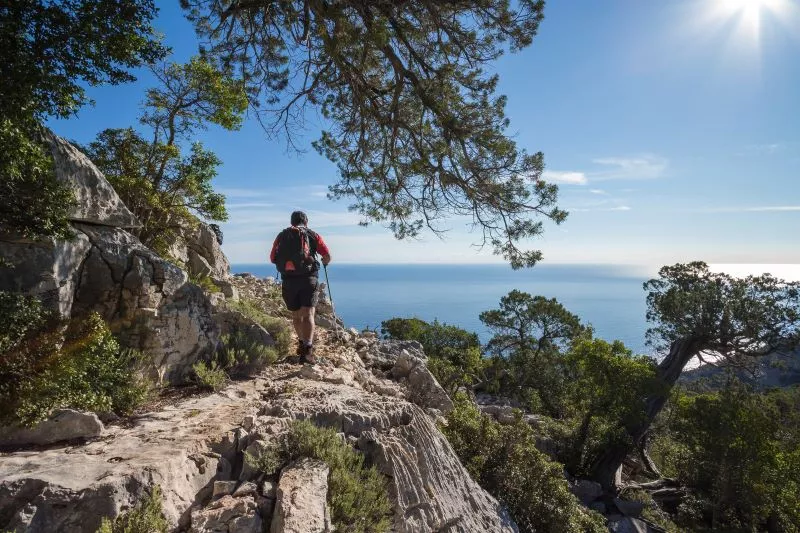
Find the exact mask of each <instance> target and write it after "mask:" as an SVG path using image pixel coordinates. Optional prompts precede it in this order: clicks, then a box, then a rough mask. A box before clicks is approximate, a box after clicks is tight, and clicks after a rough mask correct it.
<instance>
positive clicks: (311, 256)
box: [269, 211, 331, 364]
mask: <svg viewBox="0 0 800 533" xmlns="http://www.w3.org/2000/svg"><path fill="white" fill-rule="evenodd" d="M291 223H292V225H291V226H290V227H288V228H286V229H285V230H283V231H281V232H280V233H279V234H278V236H277V237H276V238H275V242H274V243H273V244H272V251H271V252H270V254H269V260H270V261H272V262H273V263H275V265H276V266H277V267H278V272H280V274H281V280H282V293H283V301H284V303H286V308H287V309H289V311H291V312H292V323H293V324H294V331H295V332H296V333H297V355H299V356H300V362H301V363H310V364H314V363H315V362H316V358H315V357H314V308H315V307H316V305H317V301H318V299H319V296H318V294H317V287H318V285H319V278H318V273H319V262H318V261H317V260H316V255H317V254H319V255H320V256H322V263H323V264H324V265H326V266H327V265H328V263H330V262H331V253H330V251H329V250H328V246H327V245H326V244H325V241H323V240H322V237H320V235H319V234H318V233H315V232H313V231H311V230H310V229H308V227H307V226H308V217H307V216H306V214H305V213H303V212H302V211H295V212H294V213H292V217H291Z"/></svg>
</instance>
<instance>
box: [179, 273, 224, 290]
mask: <svg viewBox="0 0 800 533" xmlns="http://www.w3.org/2000/svg"><path fill="white" fill-rule="evenodd" d="M180 268H183V267H180ZM189 281H190V282H192V283H194V284H195V285H197V286H198V287H200V288H201V289H203V290H204V291H205V292H208V293H215V292H220V290H219V286H217V284H216V283H214V280H213V279H211V277H210V276H191V275H190V276H189Z"/></svg>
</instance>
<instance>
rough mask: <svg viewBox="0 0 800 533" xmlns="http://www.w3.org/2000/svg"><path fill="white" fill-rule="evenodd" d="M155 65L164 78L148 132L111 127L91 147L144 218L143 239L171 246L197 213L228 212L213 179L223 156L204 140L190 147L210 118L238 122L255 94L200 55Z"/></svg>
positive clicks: (153, 99) (154, 96)
mask: <svg viewBox="0 0 800 533" xmlns="http://www.w3.org/2000/svg"><path fill="white" fill-rule="evenodd" d="M152 70H153V72H154V73H155V75H156V77H157V79H158V80H159V81H160V85H159V86H158V87H154V88H152V89H150V90H149V91H148V92H147V99H146V101H145V104H144V110H143V113H142V116H141V119H140V121H141V123H142V124H143V125H145V126H147V127H148V128H149V129H150V131H149V132H148V135H147V138H145V136H144V135H142V134H141V133H139V132H137V131H136V130H134V129H133V128H125V129H107V130H104V131H102V132H100V133H99V134H98V135H97V138H96V139H95V140H94V141H93V142H92V143H91V144H90V145H89V146H88V147H86V148H85V150H86V153H87V155H88V156H89V157H90V158H91V159H92V161H94V163H95V164H96V165H97V167H98V168H99V169H100V170H101V171H103V173H104V174H105V175H106V177H107V178H108V180H109V181H110V182H111V184H112V185H114V188H115V189H116V190H117V192H118V193H119V195H120V197H121V198H122V200H123V201H124V202H125V204H126V205H127V206H128V207H129V208H130V209H131V210H132V211H133V212H134V214H136V216H137V217H138V218H139V220H140V221H141V223H142V228H140V229H138V230H136V233H137V234H138V236H139V238H140V239H141V240H142V242H143V243H144V244H146V245H148V246H151V247H153V248H155V249H156V250H158V251H159V252H162V253H166V250H167V248H168V247H169V245H170V244H174V243H175V242H176V241H177V240H180V238H181V230H182V229H183V228H186V227H190V226H192V225H193V224H194V223H195V218H194V215H199V216H201V217H203V218H207V219H210V220H227V218H228V214H227V212H226V210H225V197H224V196H223V195H222V194H219V193H217V192H215V191H214V190H213V188H212V185H211V180H212V179H213V178H214V177H215V176H216V175H217V167H218V166H219V165H220V163H221V162H220V160H219V158H218V157H217V156H216V155H215V154H214V153H213V152H211V151H209V150H207V149H205V148H204V147H203V145H202V144H201V143H199V142H193V143H191V147H190V150H189V153H188V154H183V153H182V149H183V146H184V145H185V144H186V143H188V142H190V141H191V137H192V135H193V134H194V133H195V132H196V131H197V130H200V129H204V128H206V127H207V126H208V124H217V125H219V126H222V127H223V128H226V129H238V128H239V127H240V126H241V124H242V115H243V113H244V110H245V109H246V107H247V97H246V95H245V93H244V89H243V87H242V84H241V83H240V82H237V81H234V80H232V79H230V78H229V77H227V76H225V75H224V74H223V73H222V72H220V71H219V70H217V68H216V67H215V66H213V65H212V64H210V63H209V62H207V61H205V60H203V59H201V58H199V57H195V58H192V59H191V60H190V61H189V62H188V63H186V64H183V65H181V64H174V63H173V64H167V65H160V66H154V67H153V69H152Z"/></svg>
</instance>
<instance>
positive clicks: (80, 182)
mask: <svg viewBox="0 0 800 533" xmlns="http://www.w3.org/2000/svg"><path fill="white" fill-rule="evenodd" d="M45 140H46V141H47V143H48V144H49V145H50V150H51V152H52V154H53V159H54V163H55V174H56V178H58V179H59V180H61V181H64V182H67V183H69V184H70V186H71V187H72V190H73V192H74V193H75V199H76V200H77V205H76V207H75V209H74V210H73V211H72V213H70V214H69V218H70V220H74V221H78V222H90V223H92V224H102V225H104V226H113V227H117V228H132V227H138V226H140V224H139V221H138V220H137V219H136V217H135V216H134V214H133V213H131V211H130V210H129V209H128V208H127V207H126V206H125V204H124V203H123V202H122V200H121V199H120V197H119V196H118V195H117V192H116V191H115V190H114V188H113V187H112V186H111V184H110V183H109V182H108V180H107V179H106V177H105V176H103V173H102V172H100V170H99V169H98V168H97V167H96V166H95V165H94V163H92V162H91V161H90V160H89V158H88V157H86V156H85V155H84V154H83V153H82V152H81V151H80V150H78V149H77V148H75V147H74V146H73V145H72V144H70V143H69V142H67V141H65V140H64V139H62V138H61V137H59V136H57V135H55V134H54V133H52V132H51V131H47V132H46V133H45Z"/></svg>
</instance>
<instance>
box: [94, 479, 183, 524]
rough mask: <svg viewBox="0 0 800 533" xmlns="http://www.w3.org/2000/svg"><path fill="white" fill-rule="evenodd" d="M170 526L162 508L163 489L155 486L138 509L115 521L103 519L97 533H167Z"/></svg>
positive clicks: (124, 514)
mask: <svg viewBox="0 0 800 533" xmlns="http://www.w3.org/2000/svg"><path fill="white" fill-rule="evenodd" d="M167 531H169V524H168V523H167V520H166V519H165V518H164V513H163V510H162V507H161V487H159V486H158V485H155V486H154V487H153V488H152V490H151V491H150V493H149V494H147V495H146V496H145V497H144V498H143V499H142V501H140V502H139V504H138V505H136V507H134V508H133V509H131V510H130V511H128V512H125V513H122V514H120V515H119V516H117V517H116V518H114V520H110V519H108V518H103V521H102V522H101V524H100V529H98V530H97V533H167Z"/></svg>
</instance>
